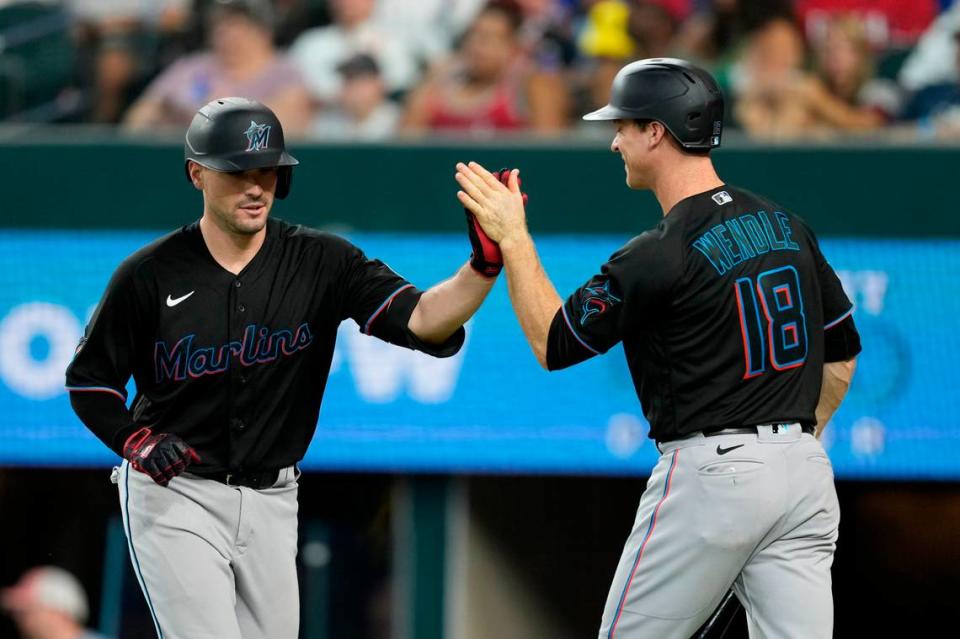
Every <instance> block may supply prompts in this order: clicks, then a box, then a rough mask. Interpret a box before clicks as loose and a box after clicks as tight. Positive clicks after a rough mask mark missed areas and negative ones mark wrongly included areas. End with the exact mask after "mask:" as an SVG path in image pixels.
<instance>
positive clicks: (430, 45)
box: [373, 0, 554, 63]
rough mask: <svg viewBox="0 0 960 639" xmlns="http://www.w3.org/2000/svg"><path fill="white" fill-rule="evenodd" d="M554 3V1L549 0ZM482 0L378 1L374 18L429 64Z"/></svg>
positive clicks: (441, 55)
mask: <svg viewBox="0 0 960 639" xmlns="http://www.w3.org/2000/svg"><path fill="white" fill-rule="evenodd" d="M548 1H550V2H553V1H554V0H548ZM484 4H485V0H415V1H414V2H411V0H378V1H377V4H376V8H375V9H374V14H373V19H374V20H375V21H376V22H377V24H381V25H384V27H385V28H386V29H388V30H389V31H390V34H391V35H393V36H396V37H397V38H399V39H400V40H402V41H403V43H404V45H405V46H406V47H407V49H408V50H409V51H411V52H412V54H413V55H414V57H415V58H416V59H418V60H421V61H426V62H427V63H429V62H430V61H432V60H440V59H443V58H444V57H446V56H447V55H448V54H449V53H450V51H451V50H452V49H453V46H454V41H455V39H456V38H457V37H458V36H459V35H460V34H461V33H463V32H464V31H465V30H466V28H467V26H469V24H470V22H471V21H472V20H473V19H474V18H475V17H476V15H477V12H478V11H480V9H481V8H482V7H483V5H484Z"/></svg>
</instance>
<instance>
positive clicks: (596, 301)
mask: <svg viewBox="0 0 960 639" xmlns="http://www.w3.org/2000/svg"><path fill="white" fill-rule="evenodd" d="M851 312H852V304H851V303H850V300H849V299H847V296H846V295H845V294H844V292H843V289H842V288H841V286H840V281H839V279H838V278H837V276H836V274H835V273H834V271H833V269H832V268H831V267H830V265H829V264H828V263H827V261H826V259H825V258H824V256H823V254H822V253H821V252H820V248H819V245H818V243H817V240H816V238H815V237H814V235H813V233H812V231H811V230H810V229H809V228H808V227H807V225H806V224H805V223H804V222H803V221H802V220H801V219H800V218H798V217H796V216H794V215H791V214H790V213H787V212H784V211H783V210H782V209H781V208H780V207H779V206H777V205H776V204H774V203H772V202H770V201H768V200H766V199H763V198H760V197H758V196H756V195H753V194H751V193H748V192H746V191H743V190H740V189H736V188H733V187H731V186H723V187H720V188H717V189H714V190H712V191H708V192H705V193H700V194H698V195H694V196H692V197H688V198H686V199H684V200H682V201H681V202H679V203H678V204H677V205H676V206H674V207H673V208H672V209H671V210H670V212H669V213H668V214H667V215H666V216H665V217H664V218H663V220H661V222H660V223H659V224H658V225H657V227H656V228H655V229H652V230H650V231H647V232H646V233H643V234H641V235H639V236H637V237H635V238H634V239H632V240H631V241H630V242H628V243H627V245H626V246H624V247H623V248H622V249H620V250H619V251H617V252H616V253H615V254H614V255H613V256H612V257H611V258H610V260H609V261H608V262H607V263H606V264H604V265H603V267H602V268H601V270H600V274H598V275H595V276H594V277H592V278H591V279H590V280H589V281H588V282H587V283H586V284H584V285H583V286H582V287H580V288H579V289H578V290H577V291H576V292H575V293H573V295H571V296H570V297H569V298H568V299H567V300H566V302H565V303H564V305H563V306H562V308H561V309H560V311H559V312H558V313H557V316H556V317H555V318H554V321H553V324H552V326H551V329H550V335H549V341H548V349H547V350H548V352H547V364H548V367H549V368H551V369H557V368H564V367H566V366H570V365H572V364H576V363H578V362H580V361H583V360H585V359H587V358H589V357H592V356H594V355H597V354H599V353H604V352H606V351H607V350H608V349H610V348H611V347H612V346H614V345H615V344H616V343H617V342H620V341H623V347H624V352H625V353H626V357H627V361H628V364H629V366H630V372H631V374H632V376H633V381H634V385H635V386H636V390H637V395H638V396H639V398H640V402H641V404H642V406H643V410H644V414H645V415H646V417H647V420H648V421H649V422H650V426H651V429H650V437H651V438H653V439H656V440H659V441H667V440H671V439H677V438H679V437H684V436H686V435H689V434H692V433H695V432H697V431H702V430H706V429H714V428H729V427H737V426H751V425H757V424H767V423H775V422H794V421H799V422H802V423H806V424H814V423H815V422H816V418H815V414H814V413H815V409H816V406H817V402H818V400H819V397H820V384H821V378H822V374H823V363H824V329H827V328H830V327H832V326H835V325H838V324H840V323H841V322H844V321H845V320H846V318H848V316H849V315H850V313H851ZM851 325H852V323H851ZM855 350H856V351H859V341H857V342H856V346H855ZM855 354H856V352H851V353H849V356H853V355H855Z"/></svg>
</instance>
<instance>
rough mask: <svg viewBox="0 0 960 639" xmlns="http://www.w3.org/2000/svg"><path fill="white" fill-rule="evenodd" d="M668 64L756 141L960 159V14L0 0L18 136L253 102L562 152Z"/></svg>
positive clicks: (8, 94)
mask: <svg viewBox="0 0 960 639" xmlns="http://www.w3.org/2000/svg"><path fill="white" fill-rule="evenodd" d="M662 56H672V57H682V58H687V59H691V60H694V61H696V62H698V63H700V64H702V65H703V66H705V67H707V68H708V69H710V70H711V71H712V72H713V73H714V74H715V75H716V76H717V78H718V79H719V81H720V83H721V86H722V87H723V89H724V91H725V93H726V96H727V102H728V109H727V115H726V117H727V120H728V122H727V124H728V126H729V127H731V128H735V129H741V130H742V131H743V132H744V133H745V134H746V135H747V136H750V137H753V138H757V139H763V140H777V141H789V140H797V139H804V140H810V139H830V138H833V137H836V136H839V135H847V136H850V135H864V134H867V135H870V136H877V135H886V136H890V137H899V138H904V139H920V140H933V139H960V0H956V1H953V0H909V1H906V0H43V1H40V0H31V1H24V0H0V118H3V119H6V120H8V121H19V122H23V121H34V122H36V121H40V122H88V123H115V124H118V125H119V126H122V127H124V128H126V129H128V130H131V131H147V132H154V131H162V130H164V129H170V130H178V131H180V130H182V129H183V127H184V126H185V125H186V124H187V123H189V121H190V119H191V117H192V115H193V113H194V112H195V111H196V110H197V109H198V108H199V107H200V106H202V105H203V104H205V103H206V102H207V101H209V100H211V99H213V98H215V97H222V96H226V95H243V96H247V97H252V98H256V99H258V100H261V101H262V102H264V103H266V104H267V105H269V106H271V107H272V108H273V109H274V110H275V111H276V112H277V114H278V115H279V116H280V118H281V121H282V122H283V123H284V128H285V130H286V131H287V133H288V136H290V137H305V138H313V139H321V140H331V139H362V140H382V139H386V138H392V137H398V136H401V137H416V136H423V135H433V136H436V135H438V134H444V133H452V134H456V135H459V136H463V135H470V136H491V135H495V134H498V133H502V132H527V133H532V134H542V135H552V134H556V133H563V132H568V131H571V130H577V129H580V127H581V125H580V120H579V116H580V115H581V114H583V113H585V112H587V111H590V110H592V109H594V108H596V107H598V106H600V105H602V104H604V103H605V102H606V100H607V96H608V92H609V87H610V82H611V80H612V78H613V76H614V74H615V73H616V71H617V70H618V69H619V68H620V67H621V66H623V65H624V64H625V63H627V62H629V61H631V60H635V59H639V58H648V57H662Z"/></svg>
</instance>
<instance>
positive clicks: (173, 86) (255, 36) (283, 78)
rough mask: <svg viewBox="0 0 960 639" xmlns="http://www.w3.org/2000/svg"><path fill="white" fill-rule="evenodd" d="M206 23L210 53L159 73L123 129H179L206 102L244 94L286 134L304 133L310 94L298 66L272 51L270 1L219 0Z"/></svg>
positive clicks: (307, 118)
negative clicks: (263, 106)
mask: <svg viewBox="0 0 960 639" xmlns="http://www.w3.org/2000/svg"><path fill="white" fill-rule="evenodd" d="M207 24H208V28H209V34H208V37H209V40H210V50H209V51H208V52H207V51H203V52H199V53H194V54H191V55H189V56H187V57H185V58H183V59H181V60H180V61H179V62H176V63H174V64H173V66H171V67H170V68H169V69H167V70H166V71H165V72H164V73H162V74H161V75H160V77H158V78H157V79H156V80H155V81H154V82H153V83H152V84H151V85H150V86H149V87H148V88H147V90H146V91H145V92H144V94H143V96H142V97H141V98H140V99H139V100H138V101H137V102H136V103H135V104H134V105H133V107H132V108H131V109H130V111H129V113H127V116H126V119H125V126H126V127H127V128H129V129H132V130H144V129H152V128H155V127H163V126H169V127H173V126H176V127H183V126H186V125H188V124H189V123H190V120H191V119H192V118H193V115H194V114H195V113H196V111H197V109H199V108H200V107H202V106H203V105H204V104H206V103H207V102H209V101H210V100H213V99H215V98H217V97H222V96H230V95H242V96H244V97H248V98H252V99H254V100H259V101H261V102H263V103H264V104H266V105H267V106H269V107H270V108H271V109H273V110H274V112H275V113H276V114H277V116H278V117H279V118H280V120H281V122H283V128H284V132H286V133H287V134H288V135H297V134H298V133H303V132H304V130H305V129H306V127H307V125H308V123H309V119H310V100H309V96H308V94H307V92H306V89H305V87H304V85H303V80H302V78H301V76H300V74H299V72H298V71H297V69H296V67H295V66H294V65H293V63H292V62H290V61H289V60H288V59H287V58H286V57H284V56H282V55H281V54H279V53H278V52H277V51H276V50H275V49H274V47H273V43H272V39H271V33H272V32H271V24H272V10H271V7H270V2H269V0H217V2H216V3H214V4H213V5H212V7H211V8H210V10H209V14H208V16H207Z"/></svg>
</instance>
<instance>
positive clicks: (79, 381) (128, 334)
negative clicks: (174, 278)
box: [66, 262, 144, 451]
mask: <svg viewBox="0 0 960 639" xmlns="http://www.w3.org/2000/svg"><path fill="white" fill-rule="evenodd" d="M143 317H144V314H143V313H142V311H141V309H140V308H139V306H138V302H137V296H136V292H135V281H134V268H133V265H132V264H131V263H129V262H124V263H123V264H121V265H120V267H119V268H118V269H117V271H116V272H115V273H114V274H113V277H112V278H111V279H110V283H109V284H108V285H107V289H106V291H105V292H104V294H103V297H102V298H101V299H100V303H99V304H98V305H97V308H96V310H95V311H94V312H93V316H92V317H91V318H90V322H89V323H88V324H87V327H86V330H85V331H84V334H83V337H81V338H80V344H79V345H78V346H77V351H76V354H75V355H74V357H73V360H72V361H71V362H70V364H69V365H68V366H67V371H66V388H67V390H68V391H70V394H71V398H72V397H73V396H74V395H76V394H79V393H84V394H86V393H92V394H97V395H105V396H112V397H113V398H114V399H115V400H116V401H117V402H119V406H118V407H117V408H118V410H119V411H120V412H121V413H123V414H125V415H126V418H125V419H120V418H118V417H117V416H116V415H112V414H111V416H110V417H109V418H105V419H103V420H96V419H89V416H90V415H91V414H92V412H91V411H84V412H83V413H82V414H81V413H78V415H79V416H80V417H81V420H82V421H83V422H84V424H86V426H87V427H88V428H89V429H90V430H91V431H92V432H93V433H94V434H95V435H96V436H97V437H99V438H100V439H101V440H102V441H103V442H104V443H105V444H107V445H108V446H110V447H111V448H112V449H113V450H115V451H116V450H118V445H120V444H122V442H123V439H124V436H125V434H127V433H126V431H128V430H131V429H132V427H133V419H132V418H131V417H130V416H129V411H127V408H126V401H127V391H126V386H127V381H128V380H129V379H130V375H131V373H132V371H133V363H134V359H133V358H134V351H135V348H136V344H137V341H138V328H139V327H142V326H144V322H143ZM81 403H82V402H81ZM112 412H115V411H112ZM131 432H132V430H131ZM118 441H119V444H118Z"/></svg>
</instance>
